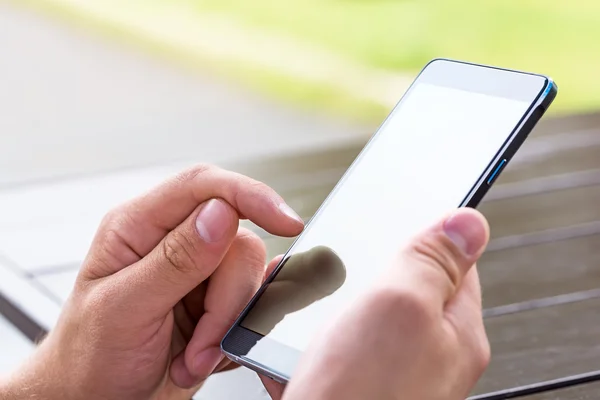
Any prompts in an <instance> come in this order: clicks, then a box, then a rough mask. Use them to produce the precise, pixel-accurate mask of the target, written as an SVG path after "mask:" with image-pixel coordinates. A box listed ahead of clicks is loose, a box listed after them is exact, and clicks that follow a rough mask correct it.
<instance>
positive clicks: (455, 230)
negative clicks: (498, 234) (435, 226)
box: [444, 209, 488, 256]
mask: <svg viewBox="0 0 600 400" xmlns="http://www.w3.org/2000/svg"><path fill="white" fill-rule="evenodd" d="M444 232H445V233H446V236H448V238H449V239H450V240H451V241H452V243H454V244H455V245H456V247H458V248H459V249H460V250H461V251H462V252H463V253H464V254H465V255H467V256H473V255H476V254H479V252H481V251H482V250H483V248H484V247H485V245H486V244H487V236H488V234H487V225H486V223H485V221H484V220H483V217H481V216H480V215H479V214H477V213H476V212H475V211H471V210H467V209H461V210H458V211H457V212H456V213H455V214H454V215H452V216H450V217H449V218H448V219H446V221H445V222H444Z"/></svg>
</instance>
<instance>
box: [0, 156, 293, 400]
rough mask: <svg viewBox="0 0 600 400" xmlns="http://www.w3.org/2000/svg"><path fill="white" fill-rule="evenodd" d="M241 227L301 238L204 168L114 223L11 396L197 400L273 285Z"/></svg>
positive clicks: (263, 190)
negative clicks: (230, 332)
mask: <svg viewBox="0 0 600 400" xmlns="http://www.w3.org/2000/svg"><path fill="white" fill-rule="evenodd" d="M240 218H248V219H250V220H251V221H253V222H255V223H256V224H258V225H259V226H261V227H263V228H264V229H265V230H267V231H269V232H271V233H273V234H277V235H282V236H294V235H297V234H298V233H300V232H301V230H302V228H303V223H302V221H301V220H300V218H299V217H298V216H297V215H296V214H295V213H294V212H293V211H292V210H291V209H290V208H289V207H288V206H287V205H286V204H285V203H284V202H283V199H282V198H281V197H280V196H278V195H277V194H276V193H275V192H274V191H273V190H272V189H270V188H268V187H267V186H265V185H264V184H262V183H259V182H256V181H254V180H251V179H249V178H246V177H243V176H241V175H238V174H234V173H232V172H227V171H224V170H221V169H218V168H214V167H207V166H199V167H196V168H193V169H191V170H189V171H187V172H185V173H183V174H181V175H179V176H177V177H176V178H174V179H172V180H170V181H168V182H166V183H164V184H163V185H161V186H159V187H158V188H156V189H155V190H153V191H151V192H149V193H148V194H146V195H144V196H142V197H140V198H137V199H135V200H133V201H131V202H129V203H127V204H125V205H124V206H122V207H119V208H117V209H115V210H113V211H112V212H110V213H109V214H108V215H107V216H106V218H105V219H104V221H103V222H102V224H101V226H100V228H99V230H98V232H97V234H96V237H95V239H94V241H93V244H92V247H91V249H90V252H89V254H88V256H87V258H86V260H85V262H84V264H83V267H82V269H81V272H80V274H79V276H78V278H77V282H76V284H75V288H74V291H73V293H72V294H71V296H70V298H69V300H68V301H67V304H66V305H65V308H64V311H63V313H62V315H61V317H60V319H59V322H58V324H57V326H56V328H55V329H54V330H53V331H52V332H51V333H50V334H49V336H48V337H47V338H46V340H44V341H43V343H42V344H41V345H40V348H39V349H38V351H37V352H36V354H35V355H34V357H33V358H32V359H31V360H30V361H29V362H28V363H27V364H26V365H25V366H24V367H23V368H22V369H21V371H19V372H17V374H15V375H14V376H13V378H12V380H11V384H9V385H7V386H6V387H10V388H12V389H6V390H9V393H11V394H14V396H15V398H26V397H27V398H44V399H89V400H92V399H111V400H112V399H127V400H135V399H140V400H142V399H143V400H147V399H151V398H155V399H167V398H168V399H178V398H180V399H189V398H190V397H191V394H192V393H193V391H194V390H196V389H197V387H198V385H199V384H201V383H202V381H203V380H204V379H206V377H208V376H209V375H210V374H211V373H213V372H215V371H219V370H223V369H226V368H230V367H231V366H229V365H228V364H229V362H228V361H227V360H225V359H224V358H223V355H222V354H221V351H220V348H219V344H220V340H221V339H222V338H223V336H224V334H225V333H226V331H227V329H228V328H229V327H230V326H231V324H232V322H233V321H234V319H235V318H236V317H237V315H238V314H239V312H240V311H241V310H242V308H243V307H244V306H245V304H246V303H247V302H248V301H249V299H250V298H251V296H252V295H253V294H254V293H255V291H256V290H257V289H258V287H259V286H260V284H261V283H262V282H263V280H264V278H265V248H264V244H263V243H262V241H261V240H260V239H259V238H258V237H256V236H255V235H253V234H252V233H251V232H249V231H246V230H243V229H238V223H239V219H240ZM182 388H184V389H182ZM6 390H5V391H6ZM0 391H1V390H0ZM36 396H38V397H36ZM8 398H10V397H8Z"/></svg>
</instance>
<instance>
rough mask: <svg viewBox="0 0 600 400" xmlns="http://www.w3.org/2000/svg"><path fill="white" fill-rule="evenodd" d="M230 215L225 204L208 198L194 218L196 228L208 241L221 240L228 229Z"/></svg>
mask: <svg viewBox="0 0 600 400" xmlns="http://www.w3.org/2000/svg"><path fill="white" fill-rule="evenodd" d="M229 224H230V216H229V210H228V209H227V205H226V204H225V203H224V202H223V201H221V200H217V199H212V200H209V201H208V203H206V205H205V206H204V207H203V208H202V210H200V213H199V214H198V217H197V218H196V230H197V231H198V234H199V235H200V237H201V238H202V240H204V241H205V242H208V243H213V242H217V241H219V240H221V239H222V238H223V236H225V233H227V231H228V230H229V228H230V226H229Z"/></svg>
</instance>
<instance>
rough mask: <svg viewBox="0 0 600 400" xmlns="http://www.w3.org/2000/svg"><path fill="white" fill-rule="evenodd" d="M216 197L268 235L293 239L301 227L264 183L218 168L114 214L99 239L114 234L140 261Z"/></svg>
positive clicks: (192, 174) (200, 169)
mask: <svg viewBox="0 0 600 400" xmlns="http://www.w3.org/2000/svg"><path fill="white" fill-rule="evenodd" d="M217 197H218V198H222V199H223V200H225V201H226V202H227V203H229V204H230V205H231V206H232V207H233V208H234V209H235V210H236V211H237V212H238V214H239V215H240V216H243V217H245V218H248V219H249V220H251V221H252V222H254V223H255V224H256V225H258V226H260V227H262V228H263V229H265V230H266V231H267V232H269V233H272V234H275V235H279V236H295V235H297V234H299V233H300V232H301V231H302V228H303V226H304V223H303V222H302V219H301V218H300V217H299V216H298V215H297V214H296V213H295V212H294V211H293V210H292V209H291V208H290V207H289V206H288V205H287V204H286V203H285V201H284V200H283V198H282V197H281V196H279V195H278V194H277V193H276V192H275V191H274V190H273V189H271V188H270V187H268V186H267V185H265V184H264V183H262V182H259V181H256V180H254V179H251V178H248V177H246V176H243V175H241V174H237V173H234V172H230V171H226V170H223V169H221V168H218V167H214V166H209V165H198V166H195V167H193V168H191V169H189V170H187V171H184V172H182V173H180V174H179V175H177V176H175V177H174V178H172V179H169V180H168V181H166V182H164V183H163V184H161V185H159V186H158V187H156V188H155V189H153V190H151V191H150V192H148V193H146V194H145V195H143V196H140V197H138V198H136V199H134V200H132V201H130V202H128V203H126V204H125V205H123V206H121V207H120V208H119V209H117V210H115V211H113V213H112V219H116V221H112V223H110V221H109V223H104V224H103V226H101V227H100V230H99V233H98V235H97V238H102V237H105V236H106V235H103V234H102V231H106V232H112V233H113V234H114V233H116V234H117V235H118V236H119V237H118V239H119V240H121V241H123V242H124V243H122V244H125V245H126V246H127V247H129V248H130V249H131V250H132V251H133V252H134V253H135V254H137V255H138V256H139V257H144V256H145V255H146V254H148V253H149V252H150V251H151V250H152V249H153V248H154V247H156V245H157V244H158V243H159V242H160V241H161V240H162V238H163V237H164V236H165V235H166V234H167V233H168V232H170V231H171V230H173V229H174V228H175V227H177V226H178V225H179V224H181V223H182V222H183V221H184V220H185V219H186V218H187V217H188V216H189V215H190V213H192V212H193V211H194V209H195V208H196V207H198V205H199V204H201V203H203V202H205V201H207V200H209V199H211V198H217ZM109 219H110V218H109ZM111 225H112V226H111ZM115 226H116V227H118V229H115ZM97 240H101V239H97ZM95 244H96V243H95ZM93 246H94V245H93Z"/></svg>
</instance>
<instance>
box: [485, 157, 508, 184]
mask: <svg viewBox="0 0 600 400" xmlns="http://www.w3.org/2000/svg"><path fill="white" fill-rule="evenodd" d="M507 162H508V161H507V160H506V158H503V159H502V160H500V162H499V163H498V165H496V168H494V169H493V170H492V173H491V174H490V176H489V177H488V180H487V184H488V185H491V184H492V183H494V181H495V180H496V178H497V177H498V175H500V172H502V169H504V166H506V163H507Z"/></svg>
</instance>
